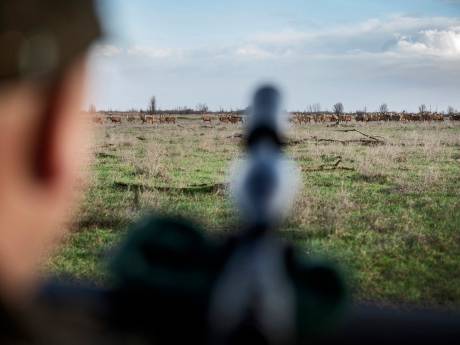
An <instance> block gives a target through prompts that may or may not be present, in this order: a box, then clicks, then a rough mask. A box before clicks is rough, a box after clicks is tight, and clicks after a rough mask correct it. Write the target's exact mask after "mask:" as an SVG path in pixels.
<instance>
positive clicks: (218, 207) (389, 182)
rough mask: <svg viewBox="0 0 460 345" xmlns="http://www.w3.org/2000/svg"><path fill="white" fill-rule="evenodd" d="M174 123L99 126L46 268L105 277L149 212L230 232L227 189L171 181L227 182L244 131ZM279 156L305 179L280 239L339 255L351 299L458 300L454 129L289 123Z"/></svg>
mask: <svg viewBox="0 0 460 345" xmlns="http://www.w3.org/2000/svg"><path fill="white" fill-rule="evenodd" d="M178 123H179V125H158V126H145V125H144V126H142V125H140V124H130V125H128V124H122V125H119V126H112V125H108V124H106V125H102V126H99V127H98V129H97V135H96V140H95V143H94V148H93V149H94V160H93V164H92V169H93V174H92V177H91V180H90V186H89V190H88V191H87V193H86V198H85V200H84V202H83V203H82V205H81V208H80V210H79V212H78V214H77V215H76V216H75V221H74V224H73V225H72V229H73V230H72V232H71V233H70V234H69V236H68V237H67V238H66V240H65V244H64V246H63V247H62V249H61V250H60V251H59V252H58V253H57V254H56V255H55V256H54V257H53V258H52V259H51V260H50V261H49V263H48V270H49V271H51V272H53V273H56V274H58V275H69V274H70V275H72V276H76V277H79V278H93V279H97V280H98V281H101V282H103V281H104V279H105V277H106V273H105V270H104V265H103V264H102V262H103V259H104V258H105V257H106V255H108V253H110V248H111V247H112V246H113V245H116V244H117V243H118V242H119V241H120V240H121V239H122V238H123V237H124V235H125V234H126V227H127V225H129V224H130V223H131V222H133V221H135V220H136V219H138V218H139V217H140V216H141V215H142V214H144V213H145V212H148V210H156V211H159V212H165V213H168V214H180V215H185V216H190V217H192V218H194V219H195V220H196V221H198V222H200V223H201V224H203V225H204V227H205V228H206V229H207V230H208V231H209V232H212V233H215V234H219V235H220V234H222V233H228V232H231V231H233V229H231V228H230V227H229V225H228V224H230V223H232V221H234V220H235V219H236V215H235V213H234V210H233V209H232V205H231V202H230V201H229V199H228V195H227V194H226V193H225V191H223V190H221V189H217V190H215V189H213V188H211V189H209V190H205V189H202V190H200V189H199V188H198V190H197V192H194V193H191V192H185V191H184V190H182V189H181V188H187V187H193V186H199V185H213V184H220V183H225V182H226V180H227V171H228V168H229V166H230V165H231V162H232V161H233V160H234V159H235V158H237V157H239V156H240V154H241V150H240V145H239V144H240V141H241V139H240V138H239V137H238V135H235V134H239V133H242V126H241V125H239V126H235V125H229V124H227V125H224V124H218V123H217V122H215V123H214V124H213V125H212V126H209V125H204V124H203V123H202V122H201V121H200V120H199V118H195V119H181V118H179V122H178ZM352 129H358V130H359V131H361V132H363V133H364V134H367V135H370V136H372V137H373V139H372V138H368V137H366V136H364V135H362V134H360V133H358V132H356V131H351V132H345V131H343V130H352ZM287 151H288V153H289V154H290V155H291V157H292V158H293V159H294V160H295V161H297V163H298V164H299V166H300V167H301V168H302V171H303V172H302V182H303V186H302V190H301V191H300V193H299V198H298V200H297V202H296V204H295V207H294V210H293V214H292V217H291V218H290V219H289V221H288V222H287V223H286V224H285V226H284V228H283V231H282V236H283V237H285V238H288V239H291V240H293V241H294V242H295V243H296V244H297V245H298V246H300V248H301V249H302V250H303V251H305V253H309V254H311V255H315V256H326V257H329V258H331V259H332V260H334V261H336V262H338V263H339V264H340V265H341V266H342V267H343V269H344V270H345V271H346V272H348V275H349V277H350V282H351V286H352V287H353V291H354V295H355V297H356V299H358V300H360V301H374V302H378V303H382V304H390V305H416V306H436V307H447V308H451V307H459V306H460V125H459V124H455V123H450V122H445V123H441V124H430V123H411V124H402V123H372V124H355V123H353V124H351V125H348V126H347V127H342V126H338V127H332V126H331V127H327V126H326V125H325V124H322V125H320V124H318V125H316V124H315V125H308V126H302V127H295V128H292V129H291V131H290V144H289V145H288V146H287Z"/></svg>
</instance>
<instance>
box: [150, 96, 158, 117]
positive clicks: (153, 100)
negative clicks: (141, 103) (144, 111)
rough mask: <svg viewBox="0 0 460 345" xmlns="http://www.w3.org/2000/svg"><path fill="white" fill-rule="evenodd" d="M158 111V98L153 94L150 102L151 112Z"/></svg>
mask: <svg viewBox="0 0 460 345" xmlns="http://www.w3.org/2000/svg"><path fill="white" fill-rule="evenodd" d="M156 111H157V99H156V97H155V96H152V98H150V104H149V112H150V114H152V115H153V114H155V112H156Z"/></svg>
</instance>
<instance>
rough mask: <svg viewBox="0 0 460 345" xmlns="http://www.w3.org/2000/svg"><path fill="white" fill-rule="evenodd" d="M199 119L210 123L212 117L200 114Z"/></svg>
mask: <svg viewBox="0 0 460 345" xmlns="http://www.w3.org/2000/svg"><path fill="white" fill-rule="evenodd" d="M201 120H203V122H205V123H206V122H209V123H212V117H211V116H209V115H203V116H201Z"/></svg>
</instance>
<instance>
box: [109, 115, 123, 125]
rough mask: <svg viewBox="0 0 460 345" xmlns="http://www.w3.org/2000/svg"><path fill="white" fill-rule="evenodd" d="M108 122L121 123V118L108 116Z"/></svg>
mask: <svg viewBox="0 0 460 345" xmlns="http://www.w3.org/2000/svg"><path fill="white" fill-rule="evenodd" d="M109 120H110V121H111V122H112V123H121V116H113V115H111V116H109Z"/></svg>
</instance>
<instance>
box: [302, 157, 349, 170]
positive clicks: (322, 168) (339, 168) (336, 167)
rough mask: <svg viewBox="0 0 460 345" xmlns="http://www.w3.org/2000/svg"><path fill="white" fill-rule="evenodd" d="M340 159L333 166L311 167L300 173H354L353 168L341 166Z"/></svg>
mask: <svg viewBox="0 0 460 345" xmlns="http://www.w3.org/2000/svg"><path fill="white" fill-rule="evenodd" d="M341 163H342V159H339V160H338V161H337V162H335V163H334V164H333V165H325V164H321V165H320V166H318V167H312V168H303V169H302V171H306V172H314V171H333V170H346V171H355V169H354V168H350V167H346V166H342V165H341Z"/></svg>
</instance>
